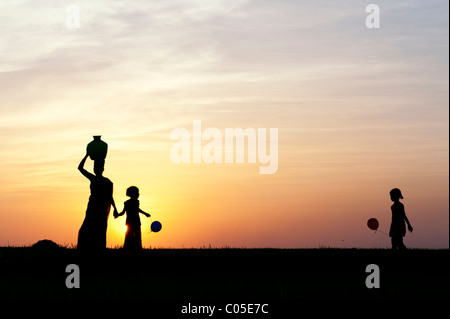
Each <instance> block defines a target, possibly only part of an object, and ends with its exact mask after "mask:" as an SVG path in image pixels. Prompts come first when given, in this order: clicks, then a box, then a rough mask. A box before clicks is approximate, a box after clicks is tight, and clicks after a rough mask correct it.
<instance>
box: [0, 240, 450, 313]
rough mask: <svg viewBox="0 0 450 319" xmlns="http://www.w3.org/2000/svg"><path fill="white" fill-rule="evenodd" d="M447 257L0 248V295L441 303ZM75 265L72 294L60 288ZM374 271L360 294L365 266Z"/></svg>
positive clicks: (436, 253)
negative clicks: (88, 253) (376, 280)
mask: <svg viewBox="0 0 450 319" xmlns="http://www.w3.org/2000/svg"><path fill="white" fill-rule="evenodd" d="M448 256H449V251H448V250H419V249H412V250H409V251H407V252H406V253H404V254H401V255H399V254H394V253H393V252H391V251H390V250H385V249H373V250H371V249H152V250H144V251H143V252H142V254H140V255H137V256H127V255H125V254H124V253H123V251H122V250H120V249H108V250H107V251H106V253H105V255H104V256H103V258H101V259H99V260H95V261H92V260H81V259H80V258H79V256H78V254H77V251H76V250H74V249H67V248H52V249H36V248H32V247H24V248H14V247H3V248H0V297H1V298H2V299H3V300H4V299H5V298H17V299H19V298H20V299H23V298H33V299H34V298H63V299H66V298H67V299H72V298H76V299H78V298H143V299H147V300H153V301H158V300H160V301H161V302H164V301H165V302H176V303H180V304H182V303H184V302H188V301H191V300H206V301H211V302H212V301H215V302H217V301H223V302H225V301H226V302H234V301H245V302H248V301H254V302H258V303H262V302H274V301H283V302H289V303H295V302H298V301H302V302H303V301H305V300H323V299H344V300H355V299H366V300H367V299H369V300H371V299H421V300H422V299H432V300H437V299H448V297H449V275H448V269H449V262H448ZM69 264H77V265H78V266H79V267H80V288H79V289H68V288H67V287H66V285H65V281H66V277H67V276H68V275H69V274H68V273H66V272H65V269H66V266H67V265H69ZM369 264H376V265H378V266H379V268H380V288H379V289H375V288H373V289H368V288H367V287H366V284H365V281H366V277H367V276H368V275H369V274H368V273H366V271H365V270H366V266H367V265H369Z"/></svg>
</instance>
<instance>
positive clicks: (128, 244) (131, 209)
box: [123, 199, 142, 251]
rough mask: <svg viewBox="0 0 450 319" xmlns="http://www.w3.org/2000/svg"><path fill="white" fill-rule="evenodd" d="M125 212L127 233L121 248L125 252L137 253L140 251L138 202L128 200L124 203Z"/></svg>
mask: <svg viewBox="0 0 450 319" xmlns="http://www.w3.org/2000/svg"><path fill="white" fill-rule="evenodd" d="M124 206H125V208H124V209H125V211H126V212H127V220H126V225H127V231H126V234H125V242H124V244H123V248H124V249H125V250H126V251H139V250H141V249H142V239H141V220H140V219H139V200H137V199H129V200H127V201H126V202H125V204H124Z"/></svg>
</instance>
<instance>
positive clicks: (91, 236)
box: [77, 155, 117, 255]
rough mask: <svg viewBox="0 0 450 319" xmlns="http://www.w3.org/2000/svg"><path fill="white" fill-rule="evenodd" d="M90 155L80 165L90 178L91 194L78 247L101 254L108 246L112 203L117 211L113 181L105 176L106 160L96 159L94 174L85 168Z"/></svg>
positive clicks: (82, 250)
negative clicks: (107, 235)
mask: <svg viewBox="0 0 450 319" xmlns="http://www.w3.org/2000/svg"><path fill="white" fill-rule="evenodd" d="M87 157H88V155H86V156H85V157H84V158H83V159H82V160H81V162H80V165H78V170H79V171H80V172H81V174H83V175H84V176H85V177H86V178H87V179H89V180H90V182H91V185H90V188H91V196H90V197H89V203H88V206H87V209H86V217H85V218H84V221H83V224H82V225H81V228H80V230H79V232H78V246H77V248H78V249H79V251H80V252H81V253H82V254H89V255H101V254H102V253H103V251H104V250H105V248H106V228H107V226H108V216H109V211H110V209H111V205H113V207H114V212H115V213H116V212H117V209H116V204H115V203H114V199H113V183H112V182H111V181H110V180H109V179H108V178H106V177H103V170H104V165H105V161H104V160H96V161H94V173H95V175H94V174H91V173H89V172H88V171H86V170H85V169H84V163H85V162H86V159H87Z"/></svg>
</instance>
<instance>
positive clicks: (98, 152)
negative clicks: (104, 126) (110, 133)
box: [87, 135, 108, 161]
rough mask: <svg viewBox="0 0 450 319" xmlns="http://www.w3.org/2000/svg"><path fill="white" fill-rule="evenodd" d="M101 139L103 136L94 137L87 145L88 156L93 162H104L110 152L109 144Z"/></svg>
mask: <svg viewBox="0 0 450 319" xmlns="http://www.w3.org/2000/svg"><path fill="white" fill-rule="evenodd" d="M100 137H101V135H98V136H94V140H93V141H92V142H90V143H89V144H88V145H87V154H88V155H89V157H90V158H91V160H93V161H98V160H100V161H104V160H105V158H106V153H107V152H108V144H106V143H105V142H104V141H102V140H101V139H100Z"/></svg>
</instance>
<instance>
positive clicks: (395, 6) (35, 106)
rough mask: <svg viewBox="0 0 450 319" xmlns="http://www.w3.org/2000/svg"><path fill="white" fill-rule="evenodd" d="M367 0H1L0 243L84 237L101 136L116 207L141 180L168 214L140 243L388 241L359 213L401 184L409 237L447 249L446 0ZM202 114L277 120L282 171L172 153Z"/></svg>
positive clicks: (385, 219) (413, 242) (146, 204)
mask: <svg viewBox="0 0 450 319" xmlns="http://www.w3.org/2000/svg"><path fill="white" fill-rule="evenodd" d="M69 4H75V5H76V6H77V7H78V8H79V10H80V11H79V12H80V28H79V29H69V28H67V26H66V19H67V17H68V16H69V15H70V12H69V13H68V12H66V8H67V6H68V5H69ZM367 4H369V3H367V2H365V1H342V0H339V1H278V0H277V1H250V0H248V1H247V0H242V1H241V0H237V1H235V0H222V1H221V0H208V1H202V0H189V1H188V0H164V1H125V2H124V1H111V0H108V1H104V0H99V1H95V2H94V1H63V0H58V1H57V0H54V1H50V0H43V1H0V21H1V22H0V25H1V29H0V32H1V33H0V34H1V36H0V89H1V96H0V114H1V117H0V147H1V150H2V151H1V153H0V164H1V166H0V202H1V203H2V205H1V206H0V220H1V222H0V245H7V244H10V245H28V244H32V243H33V242H35V241H37V240H39V239H43V238H49V239H53V240H55V241H56V242H59V243H66V244H76V236H77V231H78V228H79V227H80V225H81V223H82V221H83V218H84V212H85V208H86V204H87V200H88V196H89V187H88V186H89V184H88V181H87V180H85V179H84V178H83V177H82V176H81V174H79V173H78V171H77V170H76V167H77V165H78V163H79V161H80V160H81V158H82V157H83V155H84V152H85V147H86V144H87V143H89V142H90V140H91V139H92V135H97V134H99V135H102V136H103V139H104V140H105V141H106V142H108V144H109V154H108V158H107V163H106V170H105V176H107V177H109V178H110V179H111V180H112V181H113V182H114V185H115V199H116V203H117V205H118V206H119V208H120V209H121V207H123V206H122V205H123V201H124V200H126V199H127V197H126V196H125V190H126V188H127V187H128V186H131V185H136V186H138V187H139V188H140V189H141V198H140V200H141V207H142V209H144V210H145V211H149V212H151V213H152V216H153V219H154V220H160V221H161V222H162V223H163V231H162V232H161V233H159V234H148V229H147V228H148V221H145V220H143V241H144V246H147V247H148V246H152V247H155V246H156V247H199V246H202V245H209V244H211V245H213V246H219V247H221V246H232V247H318V246H331V247H387V246H389V244H390V243H389V240H388V238H387V237H383V235H382V234H380V233H377V234H373V232H371V231H370V230H368V229H367V227H366V226H365V222H366V221H367V219H368V218H370V217H376V218H378V220H379V221H380V229H383V230H384V231H388V229H389V223H390V205H391V202H390V200H389V195H388V193H389V190H390V189H391V188H393V187H399V188H401V189H402V191H403V193H404V195H405V200H404V204H405V207H406V212H407V215H408V216H409V218H410V220H411V223H412V224H413V226H414V229H415V230H414V232H413V234H411V235H410V234H408V235H407V237H406V238H405V243H406V244H407V245H409V246H412V247H430V248H436V247H440V248H442V247H446V248H448V242H449V232H448V224H449V218H448V216H449V200H448V192H449V189H448V179H449V175H448V164H449V146H448V143H449V140H448V131H449V105H448V101H449V100H448V98H449V95H448V85H449V83H448V76H449V74H448V70H449V64H448V53H449V52H448V51H449V50H448V21H449V20H448V2H447V1H442V0H436V1H376V4H377V5H378V6H379V7H380V10H381V16H380V18H381V28H379V29H368V28H366V25H365V19H366V17H367V15H368V14H367V13H366V12H365V7H366V6H367ZM193 120H201V121H202V125H203V126H204V128H207V127H216V128H218V129H219V130H221V131H222V132H223V130H224V129H225V128H230V127H240V128H243V129H245V128H248V127H251V128H255V129H256V128H278V129H279V143H278V144H279V155H278V162H279V169H278V171H277V173H276V174H274V175H271V176H264V175H259V174H258V167H259V165H255V164H204V163H203V164H196V165H195V164H178V165H177V164H174V163H172V162H171V161H170V149H171V147H172V145H173V143H174V142H173V141H171V140H170V139H169V135H170V132H171V131H172V130H173V129H174V128H177V127H184V128H187V129H188V130H190V131H192V123H193ZM91 166H92V163H91V162H88V163H87V164H86V168H87V169H89V170H92V167H91ZM143 218H144V217H143ZM124 222H125V221H124V219H122V220H121V219H118V220H114V219H112V218H111V219H110V220H109V232H108V244H109V245H110V246H115V245H120V244H121V243H122V242H123V233H122V232H121V231H122V227H123V225H124ZM144 228H145V230H144Z"/></svg>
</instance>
